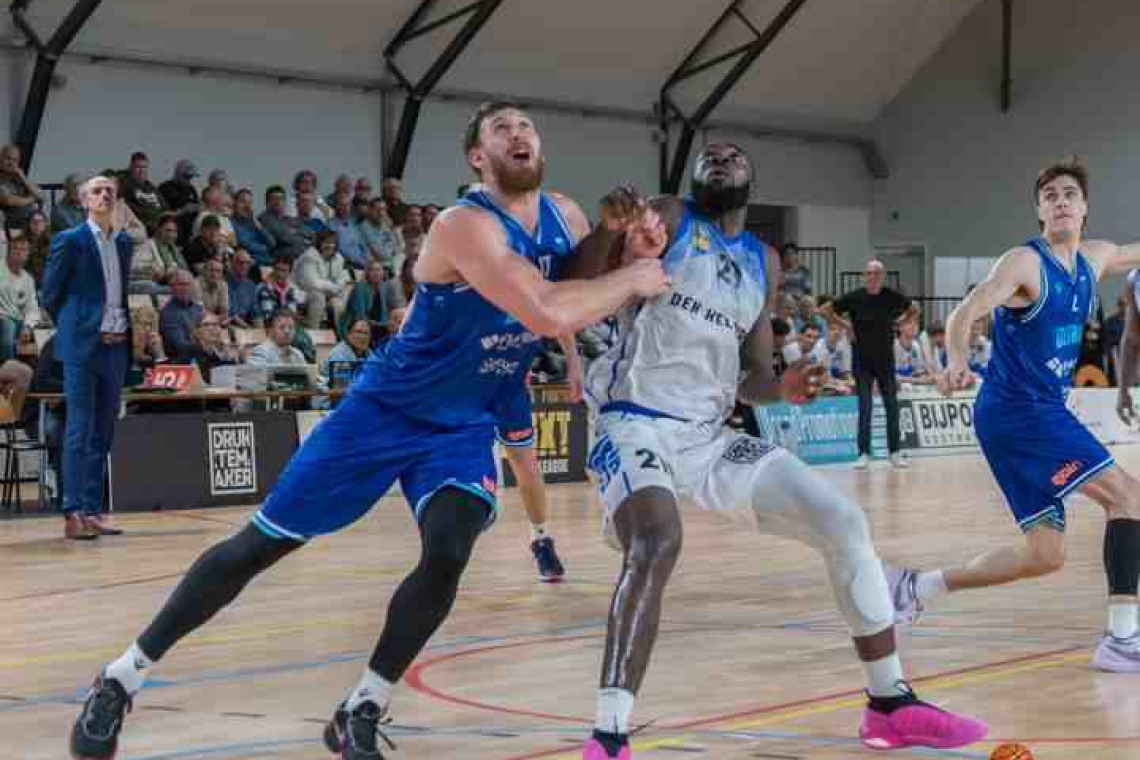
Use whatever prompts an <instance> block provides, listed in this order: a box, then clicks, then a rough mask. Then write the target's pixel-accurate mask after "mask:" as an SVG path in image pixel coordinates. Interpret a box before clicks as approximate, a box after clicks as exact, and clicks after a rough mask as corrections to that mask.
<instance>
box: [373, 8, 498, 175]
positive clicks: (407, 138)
mask: <svg viewBox="0 0 1140 760" xmlns="http://www.w3.org/2000/svg"><path fill="white" fill-rule="evenodd" d="M438 1H439V0H423V2H421V3H420V4H419V6H417V7H416V9H415V10H414V11H413V12H412V15H411V16H409V17H408V20H407V21H405V22H404V25H403V26H402V27H400V30H399V31H398V32H396V36H395V37H394V38H393V39H392V41H391V42H390V43H388V46H387V47H386V48H384V62H385V65H386V67H387V69H388V71H390V72H391V73H392V76H393V77H395V79H396V81H397V82H398V83H399V85H400V89H402V90H403V91H404V110H403V113H402V114H401V115H400V128H399V130H398V131H397V132H396V139H395V141H394V142H393V144H392V149H391V151H390V152H389V153H388V156H387V160H386V161H385V166H384V173H385V174H386V175H387V176H389V177H403V175H404V168H405V167H406V166H407V163H408V153H409V152H410V151H411V147H412V137H413V136H414V135H415V132H416V124H417V122H418V121H419V117H420V108H421V107H422V106H423V102H424V99H425V98H426V97H427V96H428V95H430V94H431V92H432V90H433V89H435V86H436V85H437V84H439V81H440V80H441V79H442V78H443V76H444V74H446V73H447V70H448V69H450V68H451V66H452V64H454V63H455V61H456V59H457V58H459V56H460V55H461V54H462V53H463V51H464V50H466V49H467V46H468V45H469V44H470V43H471V40H473V39H475V35H477V34H478V33H479V30H480V29H482V28H483V25H484V24H486V23H487V21H488V20H490V18H491V16H492V15H493V14H494V12H495V11H496V10H497V9H498V7H499V6H500V5H502V4H503V0H475V2H473V3H470V4H469V5H465V6H464V7H462V8H460V9H459V10H457V11H455V12H453V13H449V14H447V15H446V16H442V17H440V18H438V19H436V20H435V21H429V22H426V23H425V21H426V19H427V17H428V15H429V13H430V12H431V10H432V8H433V7H435V6H436V5H438ZM464 17H466V19H467V21H466V22H465V23H464V24H463V26H462V28H460V29H459V31H458V32H456V34H455V36H454V37H453V38H452V40H451V42H450V43H448V45H447V47H446V48H444V50H443V52H442V53H440V55H439V57H438V58H436V59H435V61H433V62H432V64H431V66H430V67H428V70H427V72H426V73H425V74H424V75H423V76H422V77H421V78H420V80H419V81H417V82H413V81H412V79H411V77H409V76H408V75H407V74H405V73H404V71H403V70H402V69H401V68H400V66H399V65H398V64H397V63H396V56H397V55H398V54H399V52H400V50H401V49H403V47H404V46H405V45H407V44H408V43H409V42H411V41H412V40H415V39H417V38H418V37H422V36H423V35H425V34H428V33H429V32H432V31H435V30H436V29H438V28H440V27H442V26H444V25H445V24H449V23H452V22H454V21H457V20H459V19H461V18H464Z"/></svg>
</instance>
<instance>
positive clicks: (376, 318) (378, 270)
mask: <svg viewBox="0 0 1140 760" xmlns="http://www.w3.org/2000/svg"><path fill="white" fill-rule="evenodd" d="M403 295H404V294H403V293H402V292H401V290H400V287H399V284H398V283H397V282H395V281H394V280H390V279H388V271H387V269H385V267H384V265H383V264H381V263H380V262H379V261H377V260H375V259H373V260H372V261H370V262H368V267H367V268H366V269H365V270H364V279H363V280H362V281H361V282H358V283H356V284H355V285H353V286H352V292H351V293H350V294H349V296H348V303H347V305H346V306H345V309H344V313H343V314H342V315H341V317H340V320H339V321H338V322H337V324H338V326H339V329H338V330H337V335H340V336H341V337H344V336H345V335H346V334H347V333H348V326H349V325H350V324H353V323H355V322H356V321H358V320H361V319H364V320H367V321H368V322H369V324H371V325H372V345H376V344H377V343H379V342H380V341H381V340H382V339H383V338H384V337H386V335H385V333H386V330H387V325H388V316H389V314H390V313H391V311H392V309H395V308H397V307H400V306H403V305H404V304H405V303H406V302H405V301H404V297H403Z"/></svg>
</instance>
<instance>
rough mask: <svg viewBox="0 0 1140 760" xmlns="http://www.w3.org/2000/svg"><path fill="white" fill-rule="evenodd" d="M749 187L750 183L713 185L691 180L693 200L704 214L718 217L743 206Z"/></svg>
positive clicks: (745, 204)
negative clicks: (738, 185) (730, 185)
mask: <svg viewBox="0 0 1140 760" xmlns="http://www.w3.org/2000/svg"><path fill="white" fill-rule="evenodd" d="M751 189H752V185H751V183H748V184H745V185H741V186H740V187H729V186H723V187H713V186H711V185H708V184H705V183H704V182H698V181H696V180H693V201H694V202H695V203H696V204H697V207H698V208H700V210H701V211H702V212H704V213H705V215H706V216H708V217H709V218H711V219H719V218H720V217H722V216H724V215H725V214H729V213H731V212H733V211H739V210H740V209H742V208H745V207H746V206H747V205H748V195H749V192H750V191H751Z"/></svg>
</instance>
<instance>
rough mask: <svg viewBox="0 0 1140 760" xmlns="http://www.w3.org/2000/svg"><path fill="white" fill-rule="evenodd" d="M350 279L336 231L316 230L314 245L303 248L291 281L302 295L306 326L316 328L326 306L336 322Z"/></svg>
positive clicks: (342, 307) (342, 308)
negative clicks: (330, 309) (339, 247)
mask: <svg viewBox="0 0 1140 760" xmlns="http://www.w3.org/2000/svg"><path fill="white" fill-rule="evenodd" d="M351 279H352V278H351V277H349V274H348V269H347V268H346V267H345V263H344V257H343V256H341V255H340V253H339V252H338V251H337V236H336V233H335V232H331V231H325V232H321V233H318V234H317V247H316V248H310V249H309V250H308V251H305V253H304V254H303V255H302V256H301V258H299V259H297V265H296V266H295V267H294V268H293V282H295V283H296V284H297V287H298V288H300V289H301V292H303V293H304V294H305V308H306V312H305V326H306V327H309V328H311V329H317V328H319V327H320V326H321V323H322V322H323V321H324V319H325V316H326V314H327V313H328V309H329V307H331V308H332V310H333V321H332V324H333V325H336V324H337V320H338V319H339V317H340V314H341V312H343V311H344V306H345V293H346V290H347V288H348V284H349V282H351Z"/></svg>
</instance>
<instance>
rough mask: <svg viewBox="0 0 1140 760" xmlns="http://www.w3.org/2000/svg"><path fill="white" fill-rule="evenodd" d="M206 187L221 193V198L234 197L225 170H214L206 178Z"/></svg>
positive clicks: (232, 187) (232, 188)
mask: <svg viewBox="0 0 1140 760" xmlns="http://www.w3.org/2000/svg"><path fill="white" fill-rule="evenodd" d="M206 187H216V188H218V189H219V190H221V191H222V195H223V196H229V197H230V198H233V196H234V192H235V191H234V186H233V185H231V184H230V178H229V175H228V174H226V170H225V169H214V170H213V171H211V172H210V174H209V176H208V177H207V178H206Z"/></svg>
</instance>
